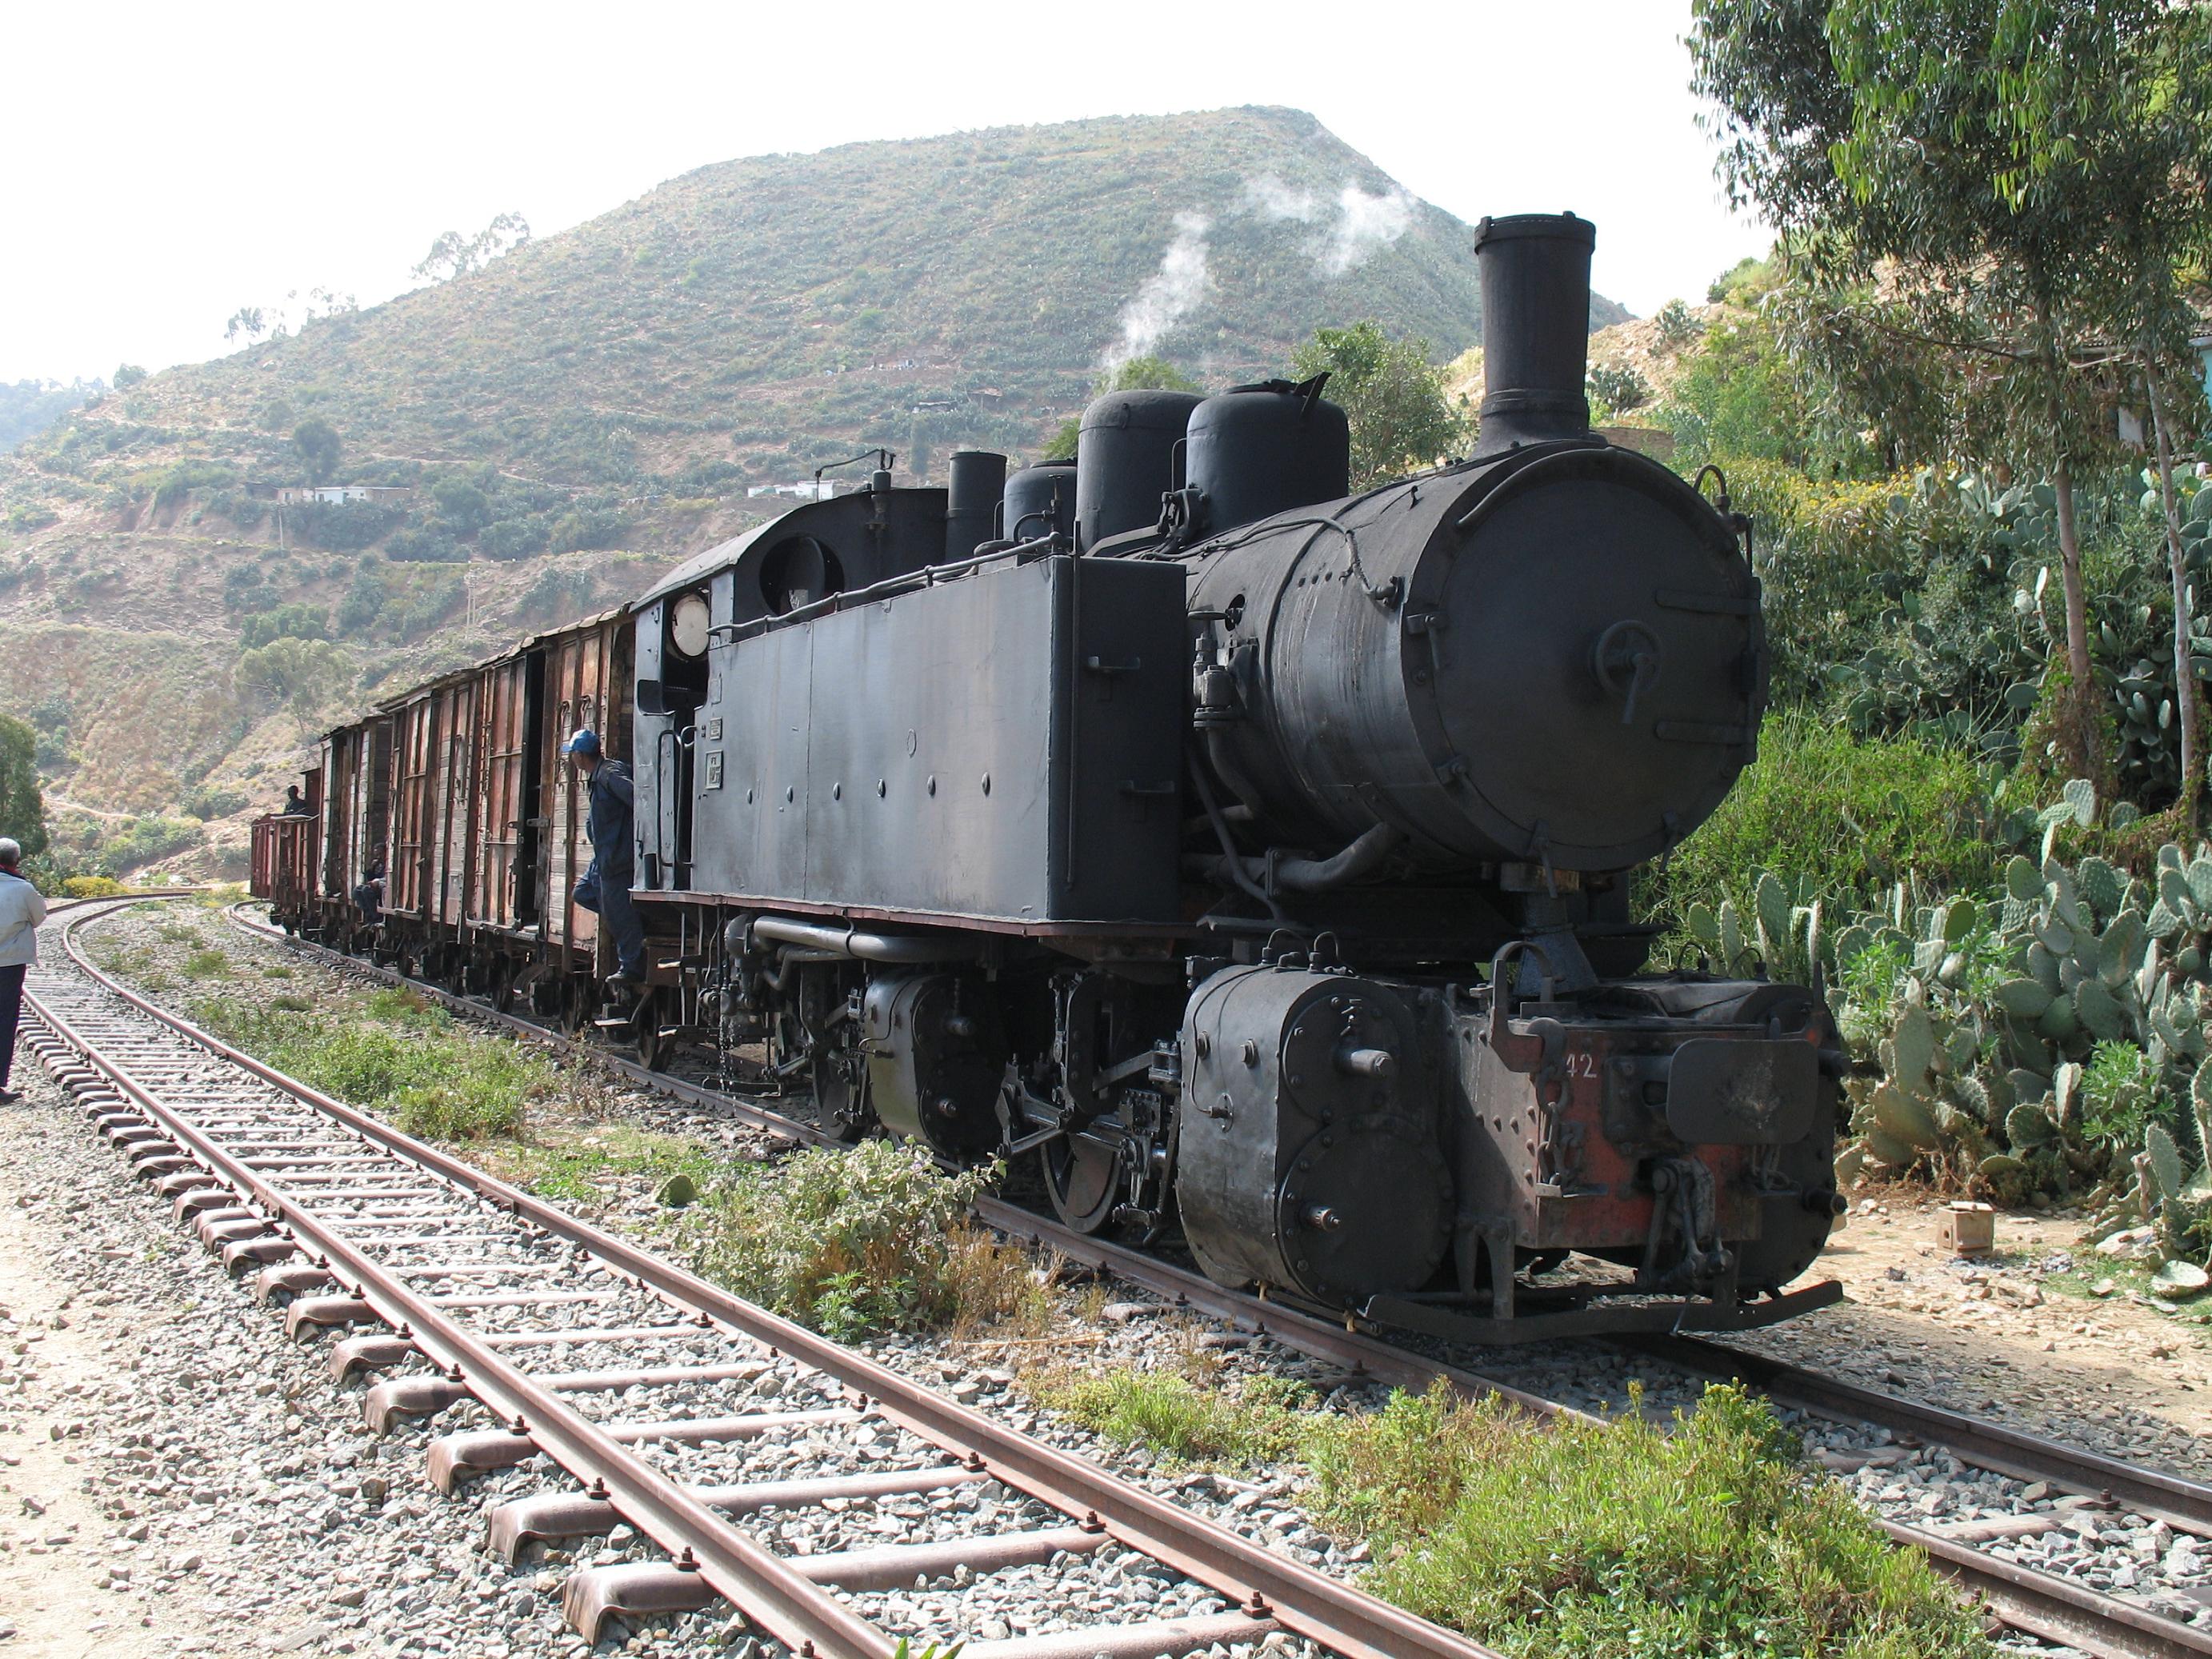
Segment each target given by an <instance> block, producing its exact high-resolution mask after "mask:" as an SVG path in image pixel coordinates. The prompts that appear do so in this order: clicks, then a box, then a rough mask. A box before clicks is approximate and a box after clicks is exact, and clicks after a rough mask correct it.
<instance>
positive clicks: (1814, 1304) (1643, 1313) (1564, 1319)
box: [1359, 1279, 1844, 1346]
mask: <svg viewBox="0 0 2212 1659" xmlns="http://www.w3.org/2000/svg"><path fill="white" fill-rule="evenodd" d="M1843 1299H1844V1287H1843V1284H1842V1281H1840V1280H1838V1279H1822V1280H1821V1281H1820V1283H1819V1284H1817V1285H1806V1286H1805V1288H1804V1289H1802V1290H1799V1291H1785V1292H1784V1294H1782V1295H1780V1296H1771V1297H1766V1298H1765V1300H1764V1301H1759V1302H1738V1303H1734V1304H1722V1303H1717V1302H1680V1301H1674V1302H1668V1301H1650V1302H1627V1303H1611V1304H1607V1305H1606V1306H1604V1307H1588V1308H1575V1309H1571V1310H1567V1311H1565V1312H1560V1313H1528V1314H1516V1315H1515V1316H1513V1317H1512V1318H1510V1319H1492V1318H1488V1317H1486V1316H1481V1315H1478V1314H1469V1313H1459V1312H1456V1311H1455V1310H1452V1309H1450V1308H1449V1307H1443V1306H1439V1305H1437V1304H1434V1303H1427V1302H1408V1301H1407V1300H1406V1299H1405V1298H1404V1297H1395V1296H1377V1297H1370V1298H1369V1299H1368V1300H1367V1301H1366V1303H1365V1304H1363V1305H1362V1306H1361V1308H1360V1310H1359V1316H1360V1317H1361V1318H1363V1319H1365V1320H1367V1321H1369V1322H1372V1323H1374V1324H1376V1325H1392V1326H1395V1327H1397V1328H1399V1329H1401V1330H1408V1331H1419V1332H1421V1333H1422V1334H1425V1335H1428V1336H1442V1337H1448V1338H1450V1339H1451V1340H1455V1341H1460V1342H1479V1343H1482V1344H1485V1345H1488V1346H1505V1345H1507V1344H1509V1343H1517V1342H1535V1341H1542V1340H1547V1339H1551V1338H1556V1337H1566V1336H1619V1335H1621V1334H1626V1333H1628V1332H1637V1331H1647V1332H1648V1331H1663V1332H1675V1331H1748V1330H1755V1329H1757V1328H1759V1326H1761V1325H1776V1324H1779V1323H1780V1322H1782V1321H1784V1320H1785V1319H1795V1318H1796V1317H1797V1316H1798V1315H1800V1314H1808V1313H1810V1312H1812V1311H1813V1310H1814V1309H1815V1308H1825V1307H1827V1306H1829V1305H1831V1304H1833V1303H1838V1302H1840V1301H1842V1300H1843Z"/></svg>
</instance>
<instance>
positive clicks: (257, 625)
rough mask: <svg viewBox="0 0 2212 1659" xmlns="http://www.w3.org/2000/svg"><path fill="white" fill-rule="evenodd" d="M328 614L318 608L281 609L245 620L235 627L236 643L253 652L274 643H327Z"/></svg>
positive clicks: (328, 631) (295, 607)
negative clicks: (236, 628) (307, 641)
mask: <svg viewBox="0 0 2212 1659" xmlns="http://www.w3.org/2000/svg"><path fill="white" fill-rule="evenodd" d="M330 636H331V623H330V613H329V612H328V611H325V610H324V609H323V608H322V607H321V606H319V605H278V606H277V607H276V609H275V610H274V611H260V612H258V613H257V614H256V615H253V616H251V617H246V618H245V619H244V620H243V621H241V622H240V623H239V625H238V643H239V646H240V648H241V649H244V650H247V651H252V650H254V649H256V648H258V647H261V646H264V645H267V644H269V643H270V642H271V641H276V640H326V639H328V638H330Z"/></svg>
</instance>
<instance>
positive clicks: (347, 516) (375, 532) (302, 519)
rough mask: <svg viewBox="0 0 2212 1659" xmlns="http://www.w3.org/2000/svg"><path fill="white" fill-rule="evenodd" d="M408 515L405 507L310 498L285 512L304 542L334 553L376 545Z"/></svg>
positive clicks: (355, 550) (309, 545) (294, 530)
mask: <svg viewBox="0 0 2212 1659" xmlns="http://www.w3.org/2000/svg"><path fill="white" fill-rule="evenodd" d="M406 518H407V515H406V513H405V511H404V509H402V508H400V507H386V506H381V505H380V504H379V503H377V502H374V501H310V502H308V503H307V505H306V506H304V507H287V508H286V509H285V512H284V519H285V522H286V523H287V524H289V526H291V529H292V534H293V536H294V537H295V538H296V539H297V540H299V541H300V542H301V544H304V545H306V546H308V547H320V548H327V549H328V550H331V552H334V553H352V552H358V551H359V550H361V549H362V548H364V547H370V546H374V544H376V543H378V542H380V541H381V540H383V539H384V538H385V537H386V536H388V535H390V534H391V533H392V531H393V530H394V529H395V528H397V527H398V526H400V525H401V524H404V522H405V521H406Z"/></svg>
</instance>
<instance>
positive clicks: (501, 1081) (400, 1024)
mask: <svg viewBox="0 0 2212 1659" xmlns="http://www.w3.org/2000/svg"><path fill="white" fill-rule="evenodd" d="M295 1000H296V999H295ZM192 1018H194V1019H195V1020H196V1021H197V1022H198V1024H201V1025H203V1026H204V1027H206V1028H207V1029H208V1030H210V1031H212V1032H214V1033H215V1034H216V1036H220V1037H222V1039H223V1040H224V1041H225V1042H230V1043H234V1044H235V1045H236V1046H238V1047H239V1048H244V1049H246V1051H247V1052H248V1053H250V1054H254V1055H257V1056H258V1057H259V1058H260V1059H262V1060H265V1061H267V1062H268V1063H269V1064H270V1065H271V1066H275V1067H276V1069H277V1070H278V1071H280V1072H283V1073H286V1074H287V1075H289V1076H291V1077H295V1078H297V1079H300V1080H301V1082H303V1083H307V1084H309V1085H313V1087H315V1088H318V1089H320V1090H322V1091H324V1092H325V1094H331V1095H335V1096H337V1097H338V1098H339V1099H340V1100H343V1101H344V1102H345V1103H347V1104H349V1105H352V1106H358V1107H360V1108H362V1109H363V1110H366V1111H372V1112H374V1113H376V1114H378V1115H380V1116H381V1117H383V1118H385V1119H386V1121H389V1122H392V1123H393V1124H395V1125H397V1126H398V1127H399V1128H400V1129H402V1130H404V1132H405V1133H409V1134H414V1135H423V1136H427V1137H429V1138H431V1139H439V1140H481V1139H489V1138H493V1137H503V1136H512V1135H514V1134H516V1133H520V1129H521V1127H522V1121H523V1112H524V1109H525V1107H526V1105H527V1104H528V1103H530V1102H531V1101H532V1100H539V1099H545V1098H550V1097H551V1096H552V1095H553V1094H554V1093H555V1092H556V1091H557V1090H558V1088H559V1086H560V1074H559V1073H558V1072H557V1071H556V1069H555V1068H554V1066H552V1065H551V1064H550V1062H549V1061H547V1060H544V1059H543V1058H541V1057H540V1056H539V1055H538V1054H537V1053H536V1052H535V1051H533V1050H531V1049H528V1048H524V1047H523V1046H522V1045H520V1044H519V1043H514V1042H507V1041H505V1040H504V1039H501V1038H497V1037H488V1036H477V1035H476V1034H474V1033H472V1032H469V1031H467V1030H463V1029H461V1028H459V1027H458V1026H457V1025H456V1024H454V1021H453V1017H452V1016H451V1015H450V1014H448V1013H447V1012H446V1011H445V1010H444V1009H442V1008H439V1007H435V1006H430V1005H428V1004H427V1003H426V1002H424V1000H422V998H421V997H420V996H419V995H417V994H413V993H410V992H405V991H380V992H376V993H374V994H372V995H371V996H369V997H368V999H367V1000H365V1002H364V1003H363V1004H362V1006H360V1007H359V1008H357V1009H355V1008H349V1009H341V1010H334V1011H332V1012H330V1013H327V1014H311V1013H308V1012H305V1011H302V1010H300V1009H284V1010H277V1009H274V1008H269V1009H264V1008H258V1007H256V1006H253V1005H252V1004H251V1003H247V1002H244V1001H229V1000H210V1001H204V1002H202V1003H200V1004H199V1005H198V1006H197V1007H196V1008H195V1009H194V1010H193V1012H192Z"/></svg>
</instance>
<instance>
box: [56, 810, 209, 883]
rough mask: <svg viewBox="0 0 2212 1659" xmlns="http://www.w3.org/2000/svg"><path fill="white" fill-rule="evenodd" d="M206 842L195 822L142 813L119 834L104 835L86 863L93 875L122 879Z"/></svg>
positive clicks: (194, 820) (204, 833)
mask: <svg viewBox="0 0 2212 1659" xmlns="http://www.w3.org/2000/svg"><path fill="white" fill-rule="evenodd" d="M206 839H207V834H206V831H205V830H204V829H203V828H202V827H201V825H200V823H199V820H198V819H197V818H168V817H156V816H155V815H154V814H151V813H143V814H141V815H140V816H139V817H135V818H133V819H131V822H130V823H128V824H126V825H125V827H124V828H123V829H120V830H115V831H112V832H108V833H106V834H105V835H104V836H102V838H101V839H100V841H99V842H97V844H96V845H95V846H94V848H93V851H92V855H91V857H90V858H89V859H88V860H86V862H87V863H88V864H89V865H90V866H91V873H92V874H94V875H96V876H125V875H128V874H130V873H131V872H132V871H133V870H137V869H141V868H143V866H146V865H149V864H155V863H158V862H159V861H160V860H162V859H165V858H168V857H170V856H171V855H173V854H177V853H181V852H184V851H185V850H186V849H188V848H194V847H197V846H198V845H200V844H201V842H204V841H205V840H206Z"/></svg>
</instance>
